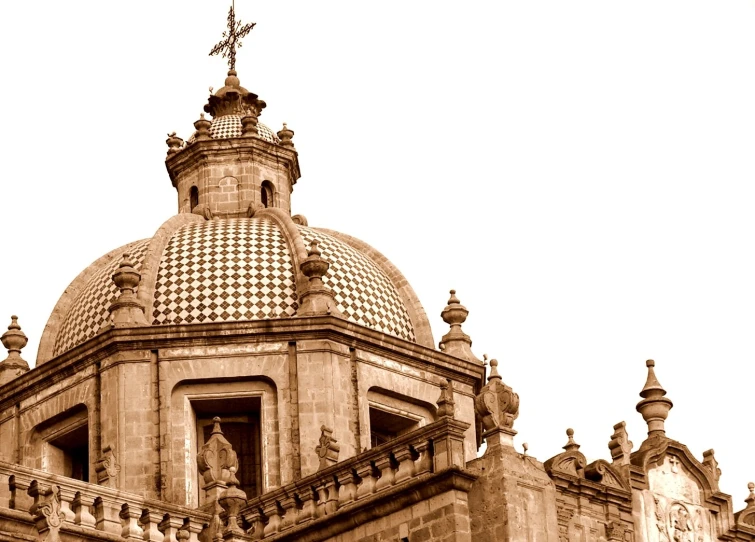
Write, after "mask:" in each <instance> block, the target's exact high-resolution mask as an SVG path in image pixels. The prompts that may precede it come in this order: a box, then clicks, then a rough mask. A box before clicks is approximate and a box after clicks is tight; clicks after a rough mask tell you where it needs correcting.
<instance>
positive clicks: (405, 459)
mask: <svg viewBox="0 0 755 542" xmlns="http://www.w3.org/2000/svg"><path fill="white" fill-rule="evenodd" d="M394 455H395V457H396V462H397V463H398V471H397V472H396V477H395V480H394V484H398V483H400V482H403V481H404V480H408V479H410V478H412V477H413V476H414V471H415V468H414V457H413V454H412V450H411V448H410V447H409V445H404V446H402V447H401V448H399V449H398V450H397V451H396V452H395V453H394Z"/></svg>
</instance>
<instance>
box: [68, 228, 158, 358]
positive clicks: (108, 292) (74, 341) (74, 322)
mask: <svg viewBox="0 0 755 542" xmlns="http://www.w3.org/2000/svg"><path fill="white" fill-rule="evenodd" d="M149 242H150V239H143V240H142V241H136V242H134V243H131V244H129V245H126V246H125V247H123V250H122V252H128V253H129V254H130V256H131V262H132V263H133V264H134V268H135V269H136V270H137V271H139V270H140V269H141V267H142V261H143V260H144V254H145V252H146V250H147V247H148V246H149ZM120 263H121V256H120V255H118V256H117V257H116V258H113V259H112V261H110V262H108V264H107V265H106V266H104V267H103V268H102V269H100V270H99V271H98V272H97V273H95V274H94V275H93V276H92V278H91V279H90V280H89V283H88V284H87V285H86V286H85V287H84V288H83V289H82V291H81V293H80V294H79V296H78V297H77V298H76V300H75V301H74V302H73V304H72V305H71V308H70V309H69V310H68V314H67V315H66V318H65V320H63V324H62V325H61V327H60V331H59V332H58V336H57V338H56V340H55V348H54V354H53V355H55V356H57V355H58V354H61V353H63V352H65V351H66V350H69V349H71V348H73V347H74V346H76V345H79V344H81V343H83V342H84V341H86V340H88V339H91V338H92V337H94V336H95V335H97V333H98V332H99V331H100V329H102V327H103V326H104V325H105V323H106V322H107V320H108V316H109V315H110V313H109V311H108V307H110V305H111V303H112V302H113V301H115V299H116V298H117V297H118V287H117V286H116V285H115V283H114V282H113V279H112V276H113V273H115V270H116V269H117V268H118V266H119V265H120Z"/></svg>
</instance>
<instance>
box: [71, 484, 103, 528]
mask: <svg viewBox="0 0 755 542" xmlns="http://www.w3.org/2000/svg"><path fill="white" fill-rule="evenodd" d="M71 506H72V507H73V512H74V518H73V522H74V523H75V524H76V525H80V526H81V527H91V528H92V529H94V528H95V525H96V524H97V520H95V519H94V516H93V515H92V512H91V510H92V506H94V498H93V497H89V496H87V495H83V494H82V493H81V492H78V493H76V496H75V497H74V498H73V502H72V503H71Z"/></svg>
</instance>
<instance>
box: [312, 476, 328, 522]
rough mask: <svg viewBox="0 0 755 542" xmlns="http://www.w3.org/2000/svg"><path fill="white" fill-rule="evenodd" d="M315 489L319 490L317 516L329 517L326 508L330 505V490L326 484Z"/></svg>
mask: <svg viewBox="0 0 755 542" xmlns="http://www.w3.org/2000/svg"><path fill="white" fill-rule="evenodd" d="M315 489H316V490H317V509H316V515H317V517H318V518H321V517H323V516H325V515H327V512H326V511H325V507H326V506H327V504H328V489H327V488H326V487H325V485H324V484H320V485H319V486H317V487H316V488H315Z"/></svg>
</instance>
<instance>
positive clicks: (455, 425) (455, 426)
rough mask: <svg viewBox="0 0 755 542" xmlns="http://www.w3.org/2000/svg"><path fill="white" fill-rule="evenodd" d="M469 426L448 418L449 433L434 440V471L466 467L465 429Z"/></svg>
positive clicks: (446, 432)
mask: <svg viewBox="0 0 755 542" xmlns="http://www.w3.org/2000/svg"><path fill="white" fill-rule="evenodd" d="M467 426H468V424H466V423H464V422H459V421H457V420H454V419H451V418H446V427H447V431H445V433H444V434H443V436H441V437H438V438H435V439H433V450H434V455H433V470H434V471H435V472H438V471H439V470H442V469H445V468H447V467H451V466H456V467H462V468H463V467H464V466H465V465H466V461H465V460H464V429H466V427H467Z"/></svg>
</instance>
